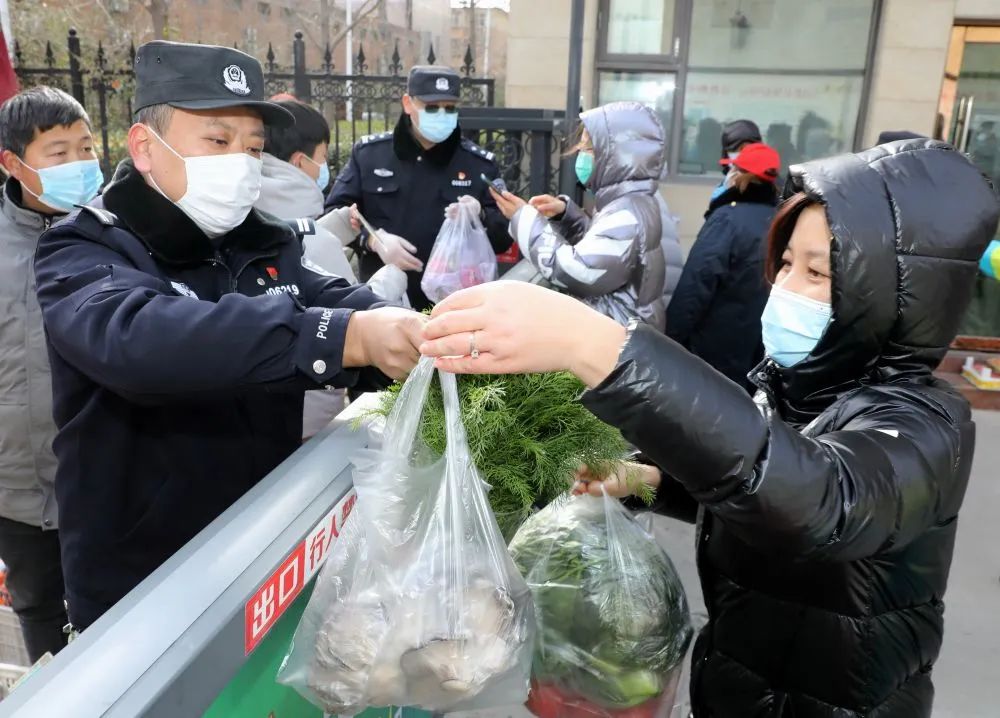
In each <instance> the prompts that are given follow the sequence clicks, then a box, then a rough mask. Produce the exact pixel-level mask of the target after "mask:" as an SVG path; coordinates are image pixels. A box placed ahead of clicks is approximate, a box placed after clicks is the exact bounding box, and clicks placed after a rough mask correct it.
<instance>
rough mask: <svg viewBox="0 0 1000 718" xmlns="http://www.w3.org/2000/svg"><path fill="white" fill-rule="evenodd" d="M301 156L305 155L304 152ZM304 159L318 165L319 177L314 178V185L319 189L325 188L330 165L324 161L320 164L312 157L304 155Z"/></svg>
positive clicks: (328, 181) (327, 182)
mask: <svg viewBox="0 0 1000 718" xmlns="http://www.w3.org/2000/svg"><path fill="white" fill-rule="evenodd" d="M302 156H303V157H306V156H305V154H303V155H302ZM306 159H307V160H309V161H310V162H312V163H313V164H314V165H316V166H317V167H319V177H317V178H316V185H317V186H318V187H319V188H320V189H326V186H327V185H328V184H330V165H328V164H327V163H326V162H323V163H322V164H320V163H319V162H317V161H316V160H314V159H313V158H312V157H306Z"/></svg>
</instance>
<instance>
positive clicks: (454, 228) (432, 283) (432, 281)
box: [420, 202, 497, 303]
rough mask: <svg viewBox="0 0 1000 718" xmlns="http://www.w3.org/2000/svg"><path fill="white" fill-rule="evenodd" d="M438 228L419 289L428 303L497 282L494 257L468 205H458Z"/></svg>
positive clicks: (484, 233)
mask: <svg viewBox="0 0 1000 718" xmlns="http://www.w3.org/2000/svg"><path fill="white" fill-rule="evenodd" d="M457 204H458V209H457V211H456V214H455V218H454V219H452V218H451V217H448V218H446V219H445V220H444V224H442V225H441V231H439V232H438V236H437V239H435V240H434V248H433V249H432V250H431V256H430V259H429V260H428V261H427V267H426V268H425V269H424V276H423V279H421V280H420V288H421V289H423V290H424V294H426V295H427V298H428V299H430V300H431V301H432V302H435V303H437V302H440V301H441V300H443V299H444V298H445V297H447V296H448V295H450V294H453V293H455V292H457V291H458V290H459V289H466V288H468V287H474V286H476V285H477V284H484V283H486V282H492V281H493V280H495V279H496V278H497V257H496V254H494V252H493V247H492V245H490V240H489V238H488V237H487V236H486V230H485V229H483V223H482V222H480V221H479V216H478V215H477V214H476V213H475V211H474V206H470V205H471V203H466V202H458V203H457Z"/></svg>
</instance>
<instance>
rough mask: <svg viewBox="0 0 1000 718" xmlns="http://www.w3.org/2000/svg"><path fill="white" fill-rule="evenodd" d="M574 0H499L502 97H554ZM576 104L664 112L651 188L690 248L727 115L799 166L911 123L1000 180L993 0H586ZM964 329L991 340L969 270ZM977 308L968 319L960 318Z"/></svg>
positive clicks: (998, 44)
mask: <svg viewBox="0 0 1000 718" xmlns="http://www.w3.org/2000/svg"><path fill="white" fill-rule="evenodd" d="M571 4H572V3H571V0H552V1H551V2H546V3H538V2H533V1H532V0H511V14H510V18H511V22H510V34H509V38H508V43H509V46H508V60H507V78H506V80H507V103H508V105H510V106H515V107H517V106H528V107H545V108H552V109H562V108H564V105H565V97H566V77H567V70H568V53H569V39H568V32H567V29H568V27H569V23H570V8H571ZM585 8H586V14H585V18H584V47H583V68H582V70H583V72H582V77H583V85H582V93H581V94H582V97H581V105H582V106H583V107H585V108H586V107H594V106H596V105H599V104H603V103H605V102H610V101H614V100H625V99H629V100H638V101H640V102H643V103H645V104H647V105H649V106H651V107H653V108H654V109H655V110H656V111H657V112H658V114H659V115H660V117H661V119H662V121H663V123H664V126H665V128H666V130H667V135H668V137H669V138H670V139H669V142H668V147H667V159H668V166H669V172H668V175H667V176H666V177H665V178H664V179H665V181H664V182H663V185H662V189H663V194H664V196H665V198H666V200H667V202H668V204H669V205H670V207H671V208H672V210H673V211H674V213H675V214H677V215H678V216H679V217H680V230H681V234H682V242H683V243H684V244H685V246H686V247H690V245H691V243H692V242H693V241H694V239H695V236H696V235H697V233H698V230H699V229H700V227H701V224H702V214H703V212H704V210H705V208H706V207H707V204H708V197H709V194H710V192H711V190H712V188H713V187H714V186H715V185H717V184H718V183H719V181H720V180H721V178H722V174H721V171H720V168H719V165H718V160H719V156H720V145H719V134H720V130H721V127H722V125H723V124H724V123H726V122H728V121H730V120H733V119H737V118H743V117H746V118H749V119H752V120H754V121H755V122H756V123H757V124H758V125H759V126H760V128H761V132H762V133H763V134H764V139H765V141H766V142H768V143H770V144H771V145H773V146H774V147H775V148H776V149H777V150H778V151H779V152H780V153H781V155H782V158H783V164H784V165H785V166H786V167H787V165H789V164H794V163H795V162H799V161H803V160H807V159H812V158H816V157H822V156H825V155H829V154H835V153H837V152H842V151H850V150H858V149H862V148H864V147H869V146H872V145H873V144H875V142H876V140H877V137H878V135H879V133H880V132H882V131H885V130H909V131H912V132H917V133H920V134H924V135H927V136H934V137H939V138H942V139H945V140H948V141H950V142H953V143H954V144H956V145H957V146H959V148H960V149H963V150H965V151H967V152H969V153H970V156H971V157H972V158H973V159H974V160H975V161H976V162H977V164H978V165H979V166H980V167H981V168H982V169H983V171H984V172H986V173H987V174H989V175H990V176H996V177H998V179H1000V0H836V2H834V1H832V0H825V1H819V0H810V2H802V0H586V4H585ZM978 282H979V284H978V285H977V288H976V293H977V297H976V300H975V301H974V303H973V309H972V310H971V311H970V317H969V319H968V324H969V326H968V327H966V331H967V332H968V333H975V334H987V335H992V336H1000V283H997V282H995V281H993V282H992V283H990V282H989V281H988V280H987V279H986V278H984V277H980V279H979V280H978ZM977 314H978V315H979V316H972V315H977Z"/></svg>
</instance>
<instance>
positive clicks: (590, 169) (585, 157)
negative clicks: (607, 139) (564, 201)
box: [574, 152, 594, 187]
mask: <svg viewBox="0 0 1000 718" xmlns="http://www.w3.org/2000/svg"><path fill="white" fill-rule="evenodd" d="M574 168H575V169H576V178H577V179H578V180H580V184H582V185H583V186H584V187H586V186H587V183H588V182H589V181H590V178H591V176H593V174H594V155H593V154H591V153H590V152H578V153H577V155H576V162H575V163H574Z"/></svg>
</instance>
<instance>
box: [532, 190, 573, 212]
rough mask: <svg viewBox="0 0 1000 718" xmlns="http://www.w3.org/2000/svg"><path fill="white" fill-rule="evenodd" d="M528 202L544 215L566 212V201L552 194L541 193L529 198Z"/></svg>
mask: <svg viewBox="0 0 1000 718" xmlns="http://www.w3.org/2000/svg"><path fill="white" fill-rule="evenodd" d="M528 204H530V205H531V206H532V207H534V208H535V209H537V210H538V213H539V214H540V215H542V216H543V217H549V218H552V217H558V216H559V215H561V214H565V213H566V203H565V202H564V201H563V200H561V199H559V198H558V197H553V196H552V195H550V194H540V195H537V196H535V197H532V198H531V199H529V200H528Z"/></svg>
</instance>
